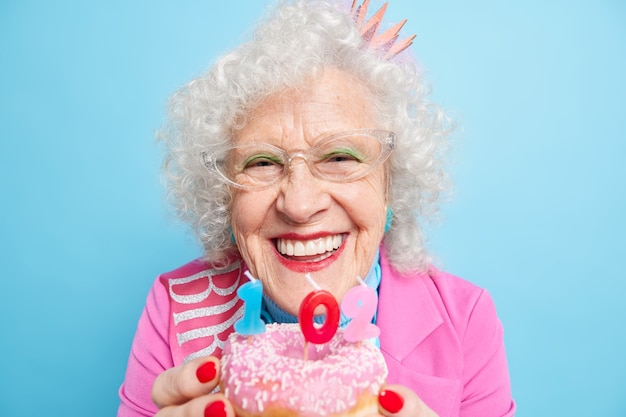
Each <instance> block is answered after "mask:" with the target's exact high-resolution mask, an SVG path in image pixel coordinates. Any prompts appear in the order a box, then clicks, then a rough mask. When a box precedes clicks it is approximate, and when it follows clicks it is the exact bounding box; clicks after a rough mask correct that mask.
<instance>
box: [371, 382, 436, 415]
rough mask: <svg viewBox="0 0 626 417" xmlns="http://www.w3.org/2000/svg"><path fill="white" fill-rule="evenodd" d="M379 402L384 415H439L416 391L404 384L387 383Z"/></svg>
mask: <svg viewBox="0 0 626 417" xmlns="http://www.w3.org/2000/svg"><path fill="white" fill-rule="evenodd" d="M378 404H379V405H380V407H379V408H380V412H381V414H382V415H383V416H394V417H437V414H436V413H435V412H434V411H433V410H431V409H430V408H429V407H428V406H427V405H426V404H425V403H424V401H422V400H421V399H420V398H419V397H418V396H417V394H416V393H414V392H413V391H411V390H410V389H409V388H407V387H404V386H402V385H386V386H385V387H383V389H382V391H381V392H380V394H378Z"/></svg>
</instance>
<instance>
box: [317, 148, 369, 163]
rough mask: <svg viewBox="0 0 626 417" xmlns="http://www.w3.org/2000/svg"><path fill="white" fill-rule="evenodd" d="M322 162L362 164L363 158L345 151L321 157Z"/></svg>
mask: <svg viewBox="0 0 626 417" xmlns="http://www.w3.org/2000/svg"><path fill="white" fill-rule="evenodd" d="M322 161H323V162H362V161H363V158H361V157H360V155H358V153H356V152H350V151H347V150H341V151H334V152H330V153H327V154H326V155H324V156H323V157H322Z"/></svg>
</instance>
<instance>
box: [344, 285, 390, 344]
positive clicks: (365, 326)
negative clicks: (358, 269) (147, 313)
mask: <svg viewBox="0 0 626 417" xmlns="http://www.w3.org/2000/svg"><path fill="white" fill-rule="evenodd" d="M357 279H358V280H359V282H360V283H361V285H359V286H356V287H354V288H352V289H350V290H349V291H348V292H347V293H346V295H344V297H343V300H342V301H341V311H342V312H343V314H345V315H346V317H349V318H351V319H352V321H351V322H350V323H348V325H347V326H346V329H345V331H344V333H343V337H344V338H345V339H346V340H347V341H348V342H360V341H361V340H365V339H371V338H374V337H378V335H379V334H380V329H379V328H378V326H376V325H375V324H372V318H373V317H374V314H376V307H377V305H378V296H377V295H376V292H375V291H374V290H373V289H371V288H370V287H368V286H367V285H366V284H365V283H364V282H363V281H362V280H361V279H360V278H358V277H357Z"/></svg>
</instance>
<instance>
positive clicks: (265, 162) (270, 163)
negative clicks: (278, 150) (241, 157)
mask: <svg viewBox="0 0 626 417" xmlns="http://www.w3.org/2000/svg"><path fill="white" fill-rule="evenodd" d="M277 166H280V159H279V158H276V157H271V156H267V155H257V156H252V157H250V158H247V159H246V161H245V163H244V164H243V168H244V169H254V168H266V167H277Z"/></svg>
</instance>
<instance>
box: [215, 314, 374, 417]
mask: <svg viewBox="0 0 626 417" xmlns="http://www.w3.org/2000/svg"><path fill="white" fill-rule="evenodd" d="M304 345H305V340H304V336H303V335H302V332H301V330H300V327H299V325H298V324H296V323H294V324H270V325H268V326H267V327H266V331H265V333H263V334H259V335H255V336H252V337H248V336H242V335H240V334H237V333H233V334H231V335H230V337H229V339H228V343H226V346H225V348H224V353H223V356H222V381H221V388H222V392H223V393H224V395H225V396H226V397H227V398H228V399H229V400H230V401H231V403H232V404H233V406H234V407H235V411H236V413H237V415H238V416H244V417H252V416H255V417H257V416H263V417H266V416H267V417H269V416H281V417H282V416H285V417H286V416H301V417H316V416H334V417H338V416H361V415H363V416H366V415H373V414H376V413H377V412H378V400H377V396H378V392H379V391H380V389H381V387H382V386H383V384H384V382H385V379H386V377H387V366H386V364H385V361H384V359H383V356H382V354H381V353H380V351H379V350H378V348H376V347H375V346H373V345H372V344H370V343H368V342H362V343H350V342H347V341H346V340H344V338H343V331H342V330H341V329H339V330H338V331H337V333H336V334H335V336H334V337H333V338H332V339H331V340H330V341H329V342H328V343H325V344H321V345H314V344H309V351H308V357H307V359H306V360H305V359H304Z"/></svg>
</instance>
